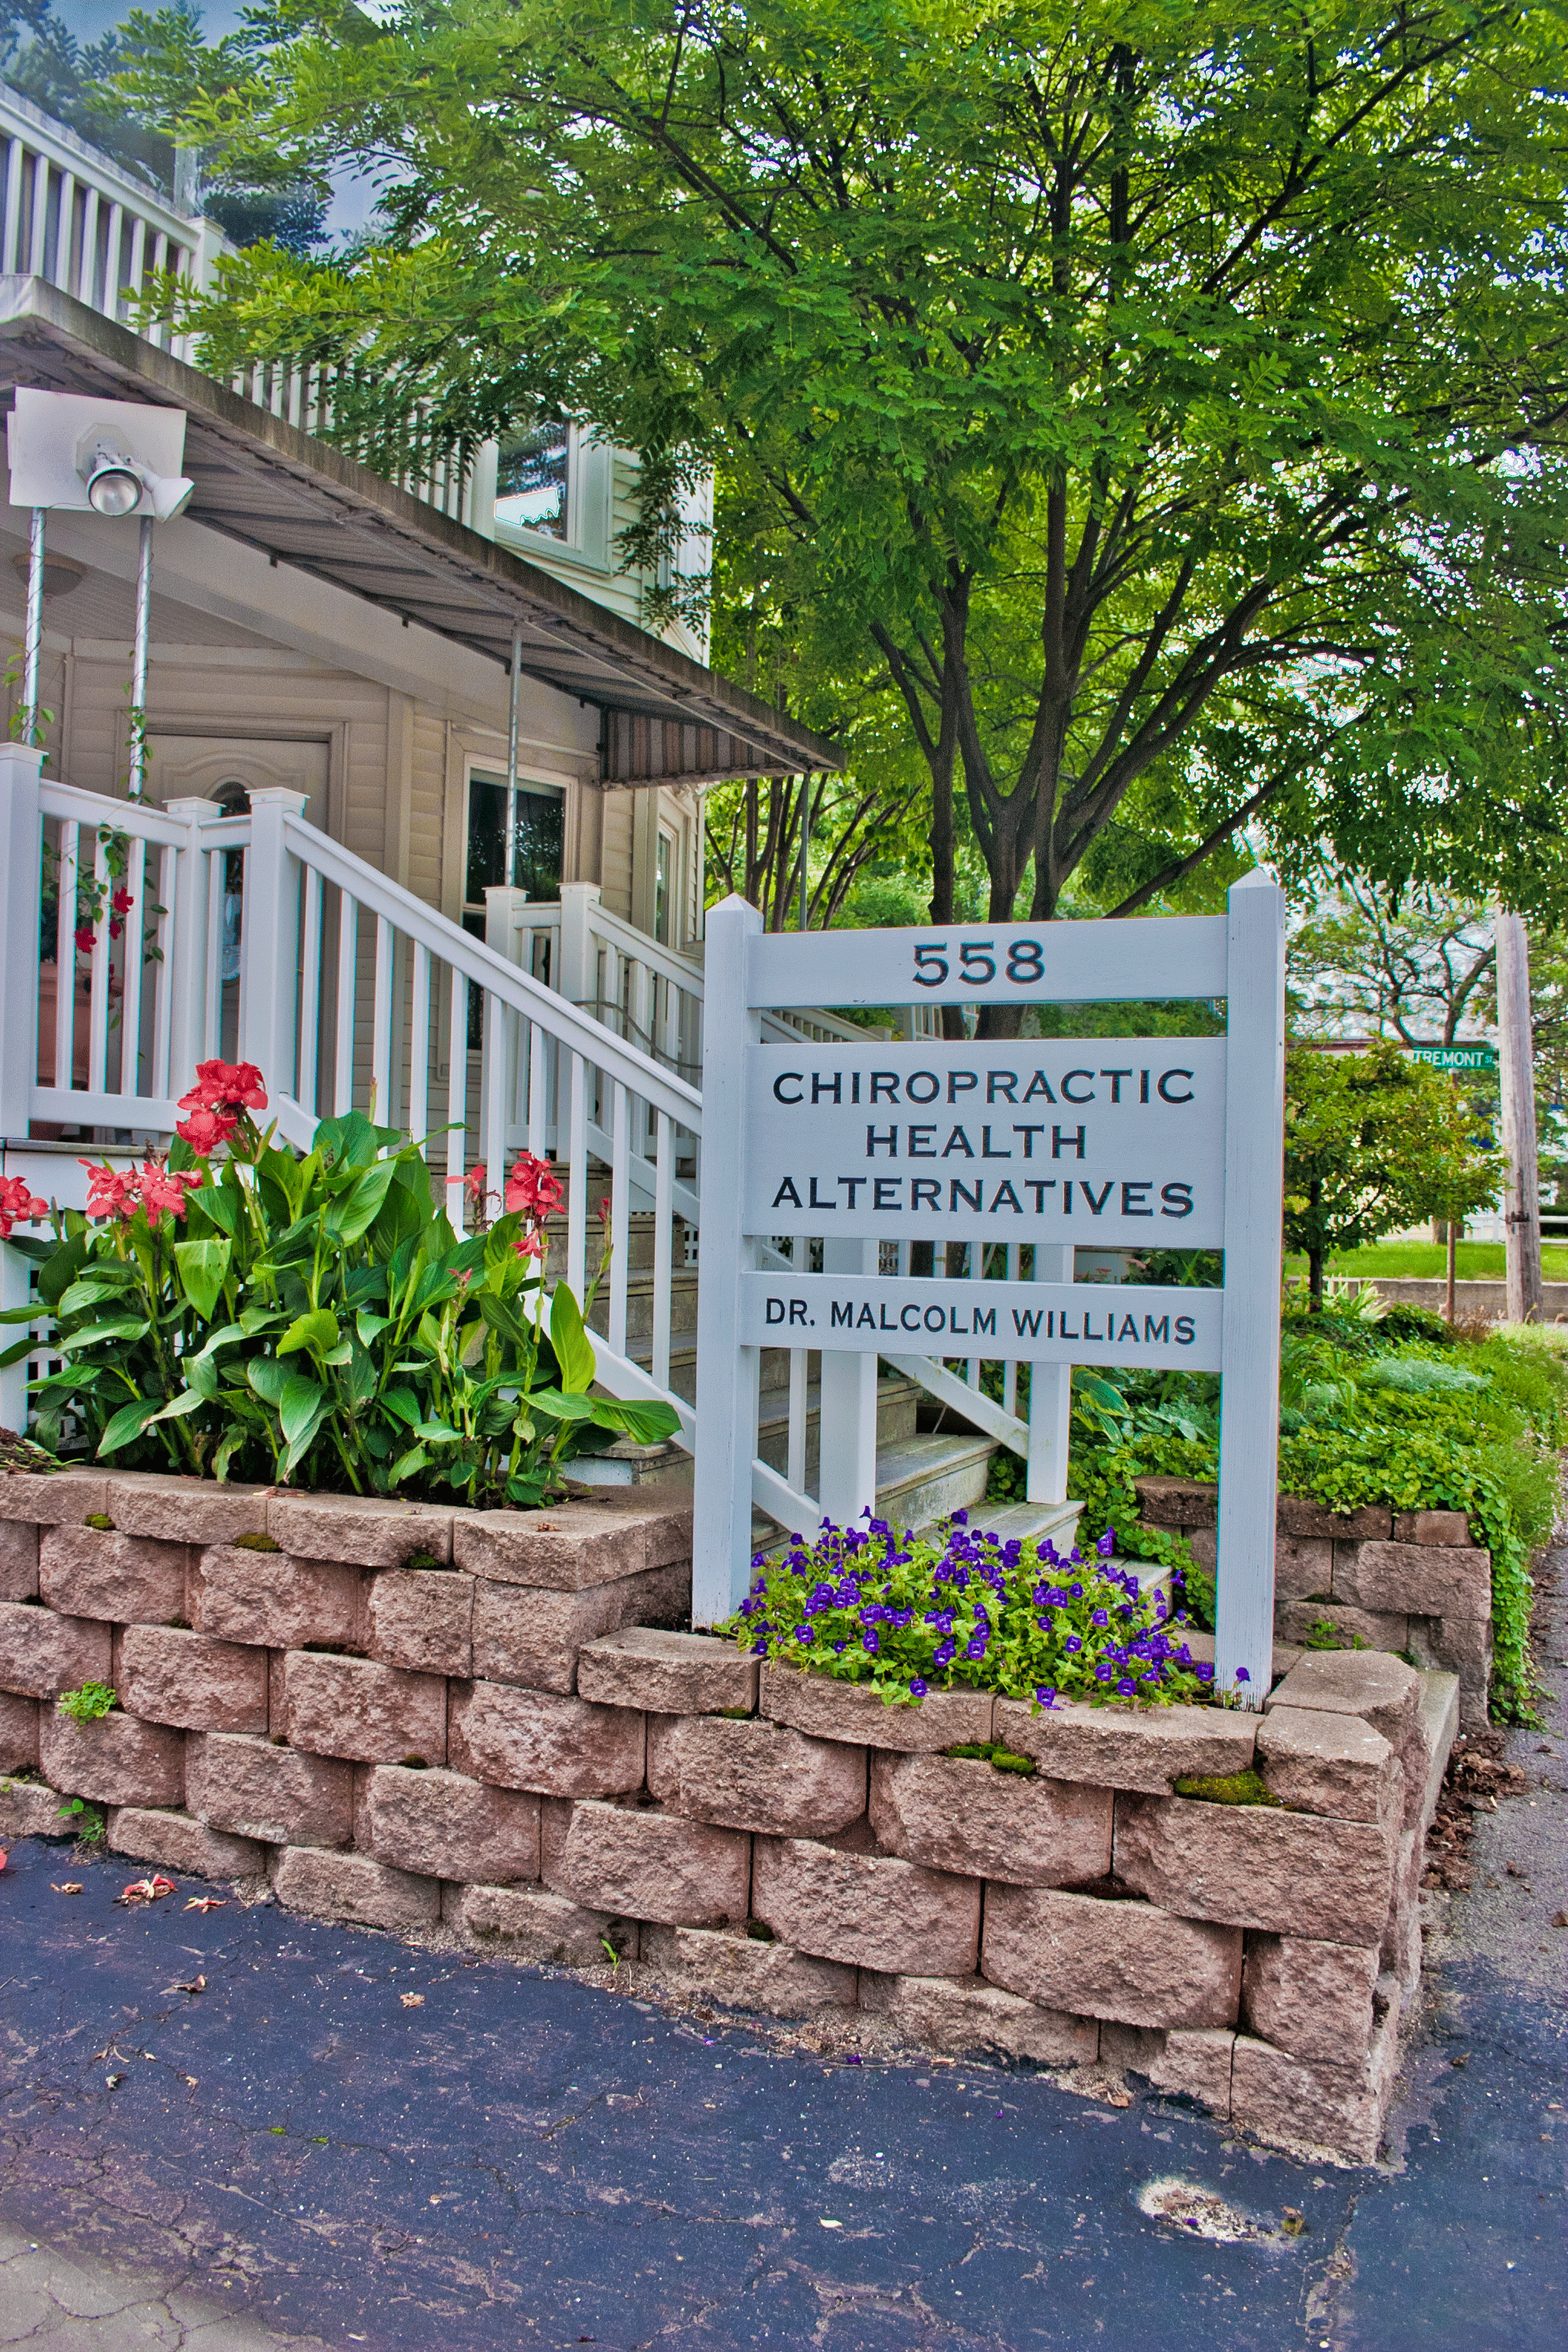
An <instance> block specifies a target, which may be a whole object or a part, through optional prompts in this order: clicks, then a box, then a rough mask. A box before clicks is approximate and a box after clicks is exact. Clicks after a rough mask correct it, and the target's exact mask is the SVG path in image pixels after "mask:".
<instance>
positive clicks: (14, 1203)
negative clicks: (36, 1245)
mask: <svg viewBox="0 0 1568 2352" xmlns="http://www.w3.org/2000/svg"><path fill="white" fill-rule="evenodd" d="M48 1213H49V1204H48V1202H47V1201H40V1200H37V1199H36V1198H35V1196H34V1195H33V1194H32V1193H31V1192H28V1190H27V1187H26V1183H25V1181H23V1179H22V1178H21V1177H20V1176H0V1241H9V1240H10V1238H11V1228H12V1226H13V1225H36V1224H37V1222H38V1220H39V1218H40V1217H47V1215H48Z"/></svg>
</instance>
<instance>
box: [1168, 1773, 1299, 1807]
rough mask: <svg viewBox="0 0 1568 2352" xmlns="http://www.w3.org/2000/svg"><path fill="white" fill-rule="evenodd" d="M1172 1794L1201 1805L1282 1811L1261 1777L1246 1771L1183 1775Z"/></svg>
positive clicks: (1279, 1803)
mask: <svg viewBox="0 0 1568 2352" xmlns="http://www.w3.org/2000/svg"><path fill="white" fill-rule="evenodd" d="M1176 1794H1177V1796H1178V1797H1195V1798H1196V1799H1197V1801H1198V1802H1199V1803H1200V1804H1203V1805H1272V1806H1274V1807H1275V1808H1276V1809H1277V1810H1278V1811H1284V1810H1285V1808H1284V1806H1283V1805H1282V1804H1281V1802H1280V1800H1279V1798H1278V1797H1277V1796H1276V1795H1275V1794H1274V1791H1273V1790H1272V1789H1271V1788H1270V1787H1269V1786H1268V1782H1267V1780H1264V1778H1263V1776H1262V1774H1261V1773H1258V1772H1254V1771H1252V1770H1251V1769H1248V1770H1247V1771H1245V1772H1226V1773H1218V1772H1185V1773H1184V1774H1183V1775H1182V1777H1181V1779H1180V1780H1178V1781H1177V1782H1176Z"/></svg>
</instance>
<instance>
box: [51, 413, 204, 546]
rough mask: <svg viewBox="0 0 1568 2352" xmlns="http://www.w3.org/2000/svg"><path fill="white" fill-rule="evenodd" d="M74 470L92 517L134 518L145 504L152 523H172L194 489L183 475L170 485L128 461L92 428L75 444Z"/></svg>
mask: <svg viewBox="0 0 1568 2352" xmlns="http://www.w3.org/2000/svg"><path fill="white" fill-rule="evenodd" d="M76 469H77V472H78V473H79V475H80V476H81V478H82V480H83V481H84V482H85V483H86V484H87V502H88V505H89V507H90V508H91V509H92V510H93V512H94V514H100V515H113V516H116V517H118V516H120V515H130V514H135V513H136V511H137V510H138V509H139V508H141V507H142V506H143V504H145V506H146V508H147V509H149V510H150V511H151V513H152V515H153V520H154V521H156V522H172V521H173V520H174V517H175V516H176V515H177V514H180V513H181V512H183V510H184V506H185V503H186V501H187V499H189V498H190V495H191V492H192V491H193V490H194V489H195V483H194V482H193V481H190V480H189V479H187V478H186V477H185V476H184V475H180V476H177V477H176V478H174V480H172V481H171V480H170V479H169V478H168V477H167V476H166V475H163V474H155V473H154V472H153V469H152V467H150V466H143V465H142V464H141V463H140V462H139V461H138V460H137V459H136V458H135V457H128V456H127V455H126V453H125V451H124V450H123V449H121V447H120V446H119V445H118V443H117V442H115V441H112V440H110V438H109V437H108V436H107V434H106V433H105V431H104V430H103V428H102V427H100V426H99V425H89V428H88V430H87V431H86V432H85V433H84V434H83V435H82V436H81V439H80V441H79V443H78V444H77V459H76Z"/></svg>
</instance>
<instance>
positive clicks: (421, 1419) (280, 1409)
mask: <svg viewBox="0 0 1568 2352" xmlns="http://www.w3.org/2000/svg"><path fill="white" fill-rule="evenodd" d="M266 1105H267V1095H266V1091H265V1088H264V1087H263V1086H262V1083H261V1076H260V1073H259V1072H258V1070H257V1069H255V1068H254V1067H253V1066H252V1065H251V1064H249V1063H247V1062H242V1063H237V1064H230V1063H224V1062H204V1063H202V1064H201V1066H200V1068H199V1071H198V1079H197V1084H196V1086H195V1087H194V1088H193V1089H192V1091H191V1093H190V1094H188V1095H186V1096H184V1097H183V1099H182V1101H181V1105H180V1108H182V1110H184V1112H185V1114H186V1116H185V1118H184V1120H182V1122H181V1124H180V1126H179V1128H178V1129H177V1130H176V1136H175V1141H174V1147H173V1149H172V1150H171V1152H170V1154H169V1159H168V1161H167V1163H166V1164H165V1163H164V1162H163V1161H162V1160H157V1159H155V1158H149V1159H148V1160H146V1161H145V1162H144V1164H143V1165H142V1167H141V1168H140V1169H115V1168H111V1167H108V1166H104V1167H99V1168H92V1167H91V1166H90V1163H84V1164H88V1165H89V1173H90V1177H91V1182H90V1186H89V1204H88V1213H87V1215H86V1216H85V1217H83V1216H81V1215H79V1214H78V1213H76V1212H74V1211H68V1212H67V1213H64V1214H63V1215H62V1214H60V1213H51V1212H49V1211H47V1208H46V1204H45V1203H43V1202H39V1201H35V1200H33V1199H31V1198H30V1197H29V1196H28V1195H27V1193H26V1186H22V1187H21V1190H20V1192H19V1193H18V1192H17V1191H16V1185H17V1184H19V1183H20V1180H19V1179H16V1180H12V1189H11V1190H10V1191H9V1192H6V1191H5V1190H4V1189H0V1235H3V1236H5V1237H10V1236H11V1235H12V1234H13V1230H14V1227H15V1226H16V1224H17V1223H27V1222H31V1223H37V1222H39V1221H40V1220H41V1219H42V1218H43V1217H44V1216H45V1215H46V1214H49V1215H51V1216H52V1222H53V1223H54V1228H55V1239H54V1244H53V1246H52V1247H50V1246H48V1245H46V1244H41V1243H38V1242H37V1241H32V1240H26V1241H20V1240H18V1241H14V1242H13V1246H14V1247H16V1248H19V1249H21V1250H23V1251H25V1252H26V1254H28V1255H31V1256H32V1257H33V1258H34V1259H35V1260H36V1261H37V1292H38V1299H39V1301H40V1302H41V1304H42V1306H43V1307H45V1308H47V1310H49V1311H50V1313H51V1315H52V1318H53V1321H54V1326H55V1330H54V1339H53V1343H52V1346H51V1349H50V1352H51V1353H56V1352H58V1356H59V1357H60V1359H61V1362H60V1364H59V1368H58V1370H54V1371H51V1372H50V1373H49V1374H48V1375H47V1377H46V1378H45V1379H44V1380H42V1381H38V1382H37V1383H35V1386H34V1391H33V1394H34V1396H35V1399H36V1401H37V1436H38V1438H39V1439H40V1440H41V1441H42V1442H43V1444H45V1445H47V1446H50V1447H53V1448H57V1449H58V1447H59V1446H60V1444H62V1441H63V1438H64V1433H65V1432H66V1430H67V1428H68V1427H69V1428H70V1429H71V1430H72V1431H73V1433H74V1434H73V1437H72V1444H73V1448H74V1449H75V1450H77V1451H79V1452H85V1453H86V1454H87V1455H88V1456H89V1458H97V1459H100V1460H101V1459H105V1458H109V1459H113V1460H116V1461H118V1462H120V1463H123V1464H125V1465H128V1466H134V1467H147V1468H165V1469H170V1470H180V1471H189V1472H194V1473H197V1474H201V1473H209V1472H210V1473H211V1474H212V1475H215V1476H216V1477H217V1478H219V1479H224V1478H226V1477H228V1476H230V1475H232V1476H234V1477H237V1478H240V1479H247V1478H248V1479H257V1478H267V1479H276V1480H278V1481H279V1483H280V1484H289V1485H292V1486H300V1487H304V1488H316V1487H328V1488H346V1489H348V1490H349V1491H351V1492H354V1493H369V1494H373V1495H381V1496H434V1497H440V1498H444V1499H447V1500H448V1501H450V1500H458V1501H461V1502H464V1503H468V1504H485V1503H512V1504H521V1505H525V1506H526V1505H530V1504H538V1503H541V1502H542V1501H544V1500H546V1499H547V1498H548V1497H550V1496H552V1495H554V1494H557V1493H561V1492H563V1486H562V1485H561V1473H562V1471H563V1469H564V1467H565V1466H566V1465H567V1464H568V1463H569V1462H570V1461H571V1460H572V1459H573V1458H574V1456H575V1455H578V1454H584V1453H585V1452H589V1451H594V1450H598V1449H602V1448H603V1447H605V1446H606V1445H609V1444H613V1443H614V1442H615V1440H616V1438H617V1437H631V1438H633V1439H635V1440H636V1441H637V1442H638V1443H639V1444H653V1443H655V1442H656V1441H658V1439H660V1438H664V1437H668V1435H669V1434H670V1433H671V1432H672V1431H673V1430H674V1429H676V1428H677V1427H678V1426H679V1418H678V1416H677V1414H676V1412H674V1410H673V1408H672V1407H670V1406H668V1405H665V1404H661V1403H657V1402H656V1403H632V1404H627V1403H620V1402H613V1401H611V1400H610V1399H608V1398H605V1397H599V1396H595V1394H594V1393H593V1388H594V1372H595V1360H594V1349H593V1343H592V1341H591V1340H590V1339H589V1338H588V1336H587V1333H586V1331H585V1329H584V1319H583V1317H584V1307H590V1306H591V1305H592V1302H593V1297H594V1293H595V1290H596V1288H597V1277H596V1278H595V1284H594V1286H593V1287H591V1288H590V1290H589V1293H588V1297H587V1299H586V1300H585V1301H584V1307H579V1305H578V1302H577V1300H576V1299H575V1298H574V1297H573V1295H572V1292H571V1291H570V1290H569V1289H568V1288H567V1286H565V1284H564V1283H557V1284H556V1285H555V1286H554V1288H553V1292H552V1297H551V1298H550V1301H549V1318H548V1324H546V1320H545V1297H544V1287H543V1283H542V1278H541V1274H540V1271H539V1268H540V1264H541V1261H542V1258H543V1256H544V1253H545V1244H544V1230H543V1229H544V1221H545V1219H546V1218H547V1217H548V1215H549V1214H550V1213H551V1211H552V1209H553V1208H555V1207H556V1206H557V1205H558V1203H559V1202H560V1200H561V1197H562V1192H561V1185H560V1183H559V1181H558V1180H557V1178H556V1177H555V1175H554V1173H553V1172H552V1170H551V1169H550V1168H549V1167H548V1166H547V1165H546V1163H545V1162H544V1161H543V1160H537V1159H535V1158H534V1157H532V1155H531V1154H530V1153H528V1152H524V1153H522V1154H521V1157H520V1158H519V1160H517V1161H516V1162H515V1164H514V1165H513V1167H512V1169H511V1171H510V1175H509V1176H508V1178H507V1180H506V1183H505V1188H504V1198H503V1197H502V1195H500V1194H498V1193H493V1192H488V1191H487V1190H486V1182H485V1171H484V1169H483V1168H482V1167H480V1168H478V1169H475V1170H474V1171H472V1173H471V1175H470V1176H469V1178H468V1180H467V1185H466V1189H467V1191H468V1197H469V1207H470V1213H471V1215H472V1221H473V1224H474V1230H473V1231H472V1232H471V1233H469V1234H467V1235H459V1234H456V1233H455V1232H454V1231H453V1229H452V1226H451V1224H450V1223H448V1221H447V1216H446V1214H445V1212H444V1211H443V1210H440V1209H437V1207H436V1206H435V1204H434V1202H433V1201H432V1197H431V1182H430V1172H429V1170H428V1167H427V1166H426V1161H425V1159H424V1156H423V1152H422V1150H421V1148H420V1147H419V1146H416V1145H414V1144H409V1143H406V1142H405V1141H404V1140H403V1139H402V1138H401V1137H400V1136H399V1135H398V1134H397V1133H396V1131H395V1130H394V1129H389V1128H378V1127H375V1126H373V1125H372V1123H371V1121H370V1120H369V1119H367V1118H364V1117H363V1114H362V1113H360V1112H358V1111H353V1112H350V1113H349V1114H348V1115H347V1116H346V1117H344V1118H331V1119H323V1120H322V1121H321V1125H320V1126H319V1127H318V1128H317V1129H316V1133H315V1138H314V1141H313V1145H312V1148H311V1150H310V1151H309V1152H306V1153H303V1154H301V1153H300V1152H296V1151H293V1150H288V1149H285V1148H280V1147H279V1146H277V1145H276V1144H275V1143H274V1142H273V1139H272V1131H271V1130H270V1129H268V1130H267V1131H266V1132H263V1130H262V1129H260V1128H259V1127H258V1125H257V1114H258V1113H259V1112H261V1111H263V1110H265V1108H266ZM219 1152H221V1153H222V1154H223V1157H222V1158H221V1159H217V1158H216V1157H215V1155H216V1154H217V1153H219ZM491 1202H495V1203H496V1204H497V1206H498V1207H499V1209H500V1213H499V1215H497V1216H496V1217H495V1218H494V1219H493V1220H492V1219H491V1218H490V1217H489V1214H488V1211H489V1204H490V1203H491ZM606 1232H607V1227H606ZM607 1262H608V1244H607V1241H606V1245H605V1256H604V1258H603V1259H602V1260H601V1263H600V1267H599V1274H600V1276H602V1275H603V1273H604V1271H605V1265H606V1264H607ZM37 1319H38V1310H37V1307H36V1306H32V1305H29V1306H26V1307H16V1308H14V1309H12V1310H10V1311H9V1312H8V1313H7V1314H6V1315H5V1316H4V1317H0V1321H5V1322H11V1323H25V1324H27V1325H29V1326H31V1325H32V1324H34V1323H36V1322H37ZM32 1344H33V1343H32V1341H31V1339H23V1340H21V1341H20V1342H19V1343H18V1345H17V1348H16V1350H15V1351H14V1352H15V1354H17V1355H22V1354H26V1353H28V1352H30V1351H31V1348H32ZM6 1360H11V1359H9V1358H8V1359H6Z"/></svg>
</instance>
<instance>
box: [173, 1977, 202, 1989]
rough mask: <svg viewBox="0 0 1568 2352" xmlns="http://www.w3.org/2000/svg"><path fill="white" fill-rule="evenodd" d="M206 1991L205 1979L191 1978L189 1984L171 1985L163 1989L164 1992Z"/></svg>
mask: <svg viewBox="0 0 1568 2352" xmlns="http://www.w3.org/2000/svg"><path fill="white" fill-rule="evenodd" d="M206 1989H207V1980H206V1979H205V1977H193V1978H192V1979H191V1981H190V1983H189V1984H172V1985H165V1986H164V1987H163V1990H164V1991H165V1992H205V1990H206Z"/></svg>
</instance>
